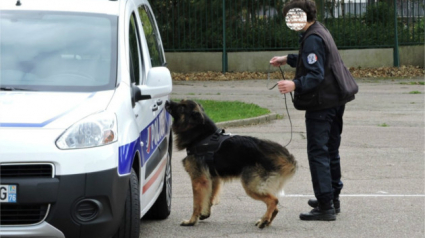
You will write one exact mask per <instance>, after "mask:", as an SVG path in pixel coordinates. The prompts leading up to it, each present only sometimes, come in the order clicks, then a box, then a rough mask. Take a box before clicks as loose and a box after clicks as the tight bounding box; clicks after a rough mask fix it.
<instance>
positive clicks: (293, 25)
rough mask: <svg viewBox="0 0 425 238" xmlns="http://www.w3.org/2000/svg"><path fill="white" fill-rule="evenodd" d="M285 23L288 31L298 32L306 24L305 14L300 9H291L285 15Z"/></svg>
mask: <svg viewBox="0 0 425 238" xmlns="http://www.w3.org/2000/svg"><path fill="white" fill-rule="evenodd" d="M285 21H286V25H287V26H288V27H289V29H291V30H294V31H300V30H302V29H303V28H304V27H305V25H306V24H307V14H306V13H305V12H304V11H303V10H302V9H301V8H292V9H290V10H289V11H288V13H287V14H286V17H285Z"/></svg>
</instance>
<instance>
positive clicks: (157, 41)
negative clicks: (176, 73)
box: [139, 6, 165, 67]
mask: <svg viewBox="0 0 425 238" xmlns="http://www.w3.org/2000/svg"><path fill="white" fill-rule="evenodd" d="M139 16H140V20H141V21H142V23H143V30H144V32H145V37H146V41H147V44H148V48H149V54H150V57H151V64H152V67H156V66H164V65H165V59H164V55H163V51H162V50H160V49H161V47H162V43H161V38H160V35H159V32H158V28H157V27H156V25H155V21H154V19H153V17H152V14H151V12H150V10H149V8H148V7H146V6H139Z"/></svg>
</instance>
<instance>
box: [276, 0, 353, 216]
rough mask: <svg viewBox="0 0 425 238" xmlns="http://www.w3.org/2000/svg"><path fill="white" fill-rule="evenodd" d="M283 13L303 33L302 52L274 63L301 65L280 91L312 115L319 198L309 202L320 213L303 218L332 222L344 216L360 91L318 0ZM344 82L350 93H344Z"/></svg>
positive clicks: (311, 149) (310, 144)
mask: <svg viewBox="0 0 425 238" xmlns="http://www.w3.org/2000/svg"><path fill="white" fill-rule="evenodd" d="M283 13H284V16H285V19H286V23H287V25H288V27H289V28H291V29H292V30H296V31H300V32H301V35H300V49H299V53H298V55H296V54H289V55H285V56H280V57H273V58H272V59H271V60H270V64H271V65H273V66H280V65H285V64H289V65H290V66H291V67H296V72H295V78H294V80H293V81H290V80H281V81H279V82H278V88H279V91H280V92H281V93H282V94H284V93H288V92H292V91H295V95H294V100H293V103H294V106H295V108H297V109H299V110H305V111H306V112H305V124H306V130H307V153H308V161H309V166H310V173H311V179H312V183H313V189H314V195H315V197H316V199H310V200H309V201H308V204H309V205H310V206H311V207H313V208H314V209H313V210H311V211H310V212H307V213H301V214H300V219H301V220H325V221H332V220H335V219H336V213H339V212H340V201H339V194H340V192H341V189H342V187H343V183H342V181H341V166H340V156H339V146H340V142H341V133H342V127H343V115H344V109H345V104H346V103H347V102H349V101H351V100H353V99H354V94H355V93H357V91H358V87H357V84H356V83H355V81H354V79H353V78H352V76H351V74H350V73H349V71H348V70H347V68H346V67H345V66H344V64H343V62H342V60H341V56H340V55H339V53H338V49H337V47H336V45H335V42H334V40H333V38H332V36H331V34H330V33H329V31H328V30H327V29H326V27H325V26H324V25H322V24H321V23H320V22H318V21H317V20H316V4H315V2H314V1H311V0H292V1H290V2H289V3H287V4H286V5H285V7H284V10H283ZM303 19H304V21H303ZM344 84H345V85H348V88H345V89H348V92H347V90H344V89H343V90H342V89H341V88H344V87H343V86H344ZM350 90H351V91H350Z"/></svg>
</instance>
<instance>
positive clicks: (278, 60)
mask: <svg viewBox="0 0 425 238" xmlns="http://www.w3.org/2000/svg"><path fill="white" fill-rule="evenodd" d="M287 60H288V56H287V55H285V56H275V57H273V58H272V59H271V60H270V64H271V65H273V66H275V67H278V66H281V65H285V64H286V62H287Z"/></svg>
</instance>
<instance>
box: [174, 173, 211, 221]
mask: <svg viewBox="0 0 425 238" xmlns="http://www.w3.org/2000/svg"><path fill="white" fill-rule="evenodd" d="M211 186H212V185H211V180H210V179H209V178H208V177H207V176H206V175H202V176H200V177H197V178H192V190H193V214H192V217H191V218H190V220H184V221H183V222H182V223H181V224H180V225H182V226H194V225H195V224H196V223H197V222H198V219H199V217H200V216H201V212H202V211H203V209H205V208H206V207H207V206H209V202H210V201H209V198H210V195H211Z"/></svg>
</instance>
